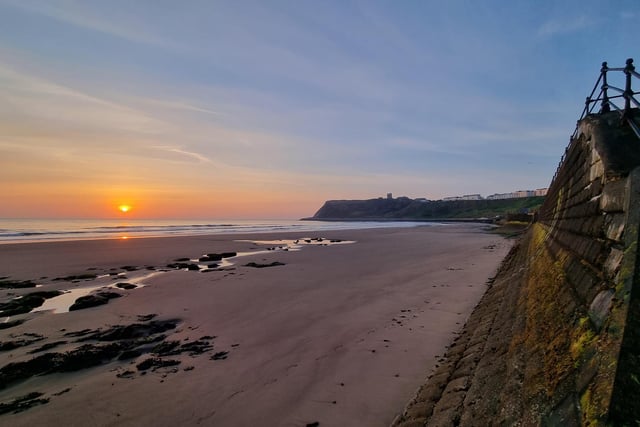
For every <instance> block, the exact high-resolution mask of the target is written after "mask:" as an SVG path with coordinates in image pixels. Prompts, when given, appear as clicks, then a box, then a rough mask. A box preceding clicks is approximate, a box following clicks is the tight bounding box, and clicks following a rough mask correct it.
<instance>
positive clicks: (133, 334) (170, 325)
mask: <svg viewBox="0 0 640 427" xmlns="http://www.w3.org/2000/svg"><path fill="white" fill-rule="evenodd" d="M176 326H178V321H177V320H175V319H172V320H154V321H151V322H149V323H132V324H130V325H116V326H112V327H111V328H109V329H107V330H106V331H93V332H94V333H92V334H91V335H85V336H84V337H83V338H82V340H83V341H88V340H96V341H116V340H132V339H137V338H143V337H144V338H149V337H151V336H152V335H155V334H160V333H163V332H166V331H168V330H171V329H175V328H176Z"/></svg>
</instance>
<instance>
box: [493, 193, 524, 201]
mask: <svg viewBox="0 0 640 427" xmlns="http://www.w3.org/2000/svg"><path fill="white" fill-rule="evenodd" d="M516 197H517V196H516V193H496V194H492V195H490V196H487V200H502V199H515V198H516Z"/></svg>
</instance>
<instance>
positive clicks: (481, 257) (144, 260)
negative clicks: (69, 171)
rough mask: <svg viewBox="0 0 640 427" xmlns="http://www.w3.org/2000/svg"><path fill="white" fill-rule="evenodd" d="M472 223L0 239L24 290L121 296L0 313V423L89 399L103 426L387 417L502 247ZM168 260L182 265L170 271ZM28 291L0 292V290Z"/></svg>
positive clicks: (73, 407) (8, 268) (440, 347)
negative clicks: (7, 408)
mask: <svg viewBox="0 0 640 427" xmlns="http://www.w3.org/2000/svg"><path fill="white" fill-rule="evenodd" d="M478 231H479V229H478V226H474V225H451V226H445V227H437V228H436V227H417V228H406V229H405V228H403V229H375V230H343V231H327V232H323V238H322V240H321V241H319V240H318V238H317V237H316V238H315V239H314V238H306V239H299V237H300V235H299V234H297V233H269V234H260V235H248V234H244V235H212V236H190V237H170V238H148V239H144V238H141V239H129V240H128V241H126V242H123V241H122V240H117V239H113V240H95V241H74V242H54V243H30V244H20V245H0V271H1V272H2V274H3V275H6V276H10V279H15V280H27V279H32V280H34V283H37V284H42V285H43V286H42V287H41V288H39V289H38V291H39V290H68V289H80V288H84V287H91V286H95V285H98V284H103V283H104V285H107V286H108V291H109V292H118V293H121V294H122V296H123V297H122V298H116V299H113V300H110V301H109V302H108V303H105V304H103V305H100V306H95V307H90V308H86V309H81V310H78V311H72V312H69V313H64V314H50V312H49V313H47V312H35V313H25V314H19V315H16V316H12V317H11V319H10V320H9V321H8V322H5V323H2V328H3V329H2V330H0V333H1V334H2V335H1V336H2V337H3V338H2V339H3V341H6V342H10V343H11V344H10V345H15V346H16V347H15V348H14V349H12V350H10V351H4V352H0V374H2V375H4V376H1V375H0V382H2V383H3V385H4V387H3V388H2V390H0V392H1V393H0V403H3V404H11V402H14V403H13V405H15V406H16V407H20V408H21V409H26V410H24V411H23V412H20V413H16V414H13V413H5V414H0V424H2V425H4V424H6V425H12V426H31V425H40V424H42V423H43V420H46V421H47V423H48V424H51V425H64V424H74V423H77V420H78V417H80V416H83V415H84V416H86V413H84V414H83V413H82V411H83V410H85V408H87V407H90V411H91V416H92V417H93V419H99V420H100V424H101V425H124V426H137V425H196V424H202V425H224V426H245V425H314V424H315V423H319V425H320V426H325V425H328V426H332V425H366V426H381V427H382V426H388V425H389V424H390V423H391V421H392V420H393V418H394V417H395V415H396V414H397V413H399V412H400V411H402V409H403V407H404V405H405V404H406V402H407V401H409V399H410V398H411V397H412V396H413V394H414V393H415V390H416V389H417V388H418V386H420V385H422V383H423V379H424V377H425V376H426V375H427V374H428V373H429V371H430V370H431V369H433V368H434V366H435V364H436V363H437V360H438V359H437V356H439V355H442V354H444V353H445V351H446V346H447V345H448V344H450V343H451V341H452V339H453V337H454V336H455V334H456V332H457V331H459V330H460V328H461V327H462V324H463V323H464V321H465V319H466V317H467V316H468V315H469V313H470V312H471V310H472V308H473V307H474V306H475V305H476V303H477V302H478V301H479V299H480V297H481V296H482V294H483V293H484V291H485V290H486V285H485V282H486V280H487V278H488V277H490V276H492V275H493V274H494V273H495V270H496V268H497V266H498V263H499V262H500V260H501V259H502V257H503V256H504V255H505V254H506V252H507V251H508V249H509V247H510V246H511V242H510V241H506V240H503V239H502V238H501V237H499V236H496V235H493V234H486V233H481V232H478ZM246 239H251V240H246ZM279 239H282V240H279ZM296 239H297V240H298V241H297V243H296V241H295V240H296ZM307 240H309V242H307ZM331 240H334V241H335V242H333V243H337V244H335V245H330V246H331V247H330V248H326V250H325V249H323V248H321V247H319V245H323V244H325V243H329V244H331V243H332V242H331ZM338 240H341V241H342V242H345V243H346V242H347V241H349V242H352V241H356V242H357V243H356V244H339V243H340V242H337V241H338ZM298 245H300V246H302V250H298V251H295V250H287V249H294V248H295V247H296V246H298ZM312 246H313V247H312ZM489 247H492V249H487V248H489ZM232 253H235V256H229V257H228V258H224V257H223V256H222V255H225V254H228V255H231V254H232ZM202 254H212V255H218V254H219V255H220V257H219V258H222V259H228V260H229V263H230V264H232V265H229V266H228V267H226V268H219V269H218V268H216V269H214V270H212V269H211V262H207V263H206V264H207V268H208V269H209V270H212V271H209V272H207V273H206V274H204V270H203V269H202V268H201V266H200V265H198V264H200V261H199V258H202V256H201V255H202ZM245 254H246V255H245ZM210 258H218V257H215V256H211V257H210ZM178 259H179V260H181V262H183V263H184V264H185V265H187V266H191V264H193V265H194V267H195V270H191V269H190V268H186V269H185V268H180V267H181V266H182V264H177V267H176V268H168V267H167V263H175V262H176V260H178ZM34 260H37V262H36V263H35V264H34ZM240 260H242V261H240ZM245 260H246V261H249V262H245ZM217 262H220V263H222V260H221V261H217ZM254 266H259V267H272V268H252V267H254ZM452 266H455V268H452ZM114 267H115V268H114ZM219 267H222V265H220V266H219ZM146 270H149V271H146ZM154 272H159V273H158V274H157V275H153V277H149V276H147V277H146V278H145V279H144V280H143V283H140V284H145V285H148V286H145V287H141V286H136V287H131V286H128V287H131V290H130V291H129V290H127V288H126V287H124V285H125V284H129V285H136V283H131V282H134V281H135V277H136V276H137V275H140V276H141V277H144V276H145V275H147V274H149V275H151V274H153V273H154ZM88 273H91V275H92V276H93V277H94V278H93V279H92V280H90V281H85V280H83V279H82V278H83V277H88V276H90V275H89V274H88ZM201 273H202V274H201ZM124 274H126V276H127V278H125V277H123V275H124ZM105 275H106V276H105ZM42 276H48V277H49V279H41V280H37V278H40V277H42ZM57 277H60V280H57V281H54V280H53V278H57ZM123 280H126V282H127V283H120V282H121V281H123ZM112 283H115V287H113V286H110V285H111V284H112ZM119 284H120V285H121V286H118V285H119ZM121 287H122V289H116V288H121ZM33 291H34V290H33V289H31V290H30V289H2V288H0V303H2V302H4V301H8V300H10V299H12V298H15V296H16V295H27V294H28V293H30V292H33ZM0 321H2V319H0ZM14 321H16V322H14ZM20 321H22V322H23V323H20ZM34 334H36V335H34ZM36 341H37V343H36ZM68 372H72V373H71V374H69V373H68ZM52 374H53V375H52ZM3 379H6V380H5V381H4V382H3V381H2V380H3ZM25 396H30V398H29V399H27V400H24V397H25ZM20 399H23V400H20ZM29 406H35V407H33V408H31V409H28V407H29ZM247 408H251V410H247ZM315 425H317V424H315Z"/></svg>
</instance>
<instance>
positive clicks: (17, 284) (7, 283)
mask: <svg viewBox="0 0 640 427" xmlns="http://www.w3.org/2000/svg"><path fill="white" fill-rule="evenodd" d="M35 287H36V284H35V283H33V282H32V281H31V280H9V279H2V280H0V288H4V289H22V288H35Z"/></svg>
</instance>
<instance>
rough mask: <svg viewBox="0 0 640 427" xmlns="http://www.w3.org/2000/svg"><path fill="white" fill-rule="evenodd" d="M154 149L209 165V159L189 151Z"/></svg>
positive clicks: (173, 148) (159, 147)
mask: <svg viewBox="0 0 640 427" xmlns="http://www.w3.org/2000/svg"><path fill="white" fill-rule="evenodd" d="M154 148H158V149H160V150H164V151H168V152H170V153H178V154H181V155H183V156H187V157H191V158H194V159H196V160H198V161H199V162H200V163H211V159H209V158H208V157H206V156H203V155H202V154H198V153H194V152H191V151H186V150H183V149H181V148H175V147H165V146H156V147H154Z"/></svg>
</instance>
